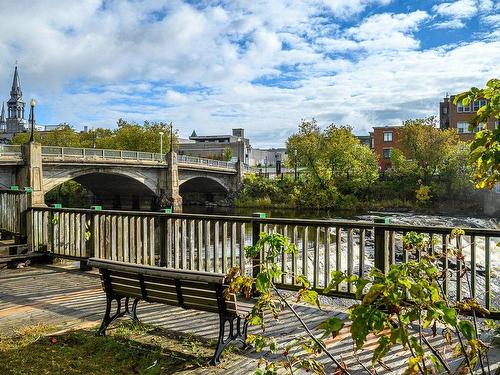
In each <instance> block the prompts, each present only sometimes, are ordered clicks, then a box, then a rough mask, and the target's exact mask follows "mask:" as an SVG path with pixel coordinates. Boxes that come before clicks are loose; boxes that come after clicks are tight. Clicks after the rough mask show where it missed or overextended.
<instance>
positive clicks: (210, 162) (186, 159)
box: [177, 155, 236, 169]
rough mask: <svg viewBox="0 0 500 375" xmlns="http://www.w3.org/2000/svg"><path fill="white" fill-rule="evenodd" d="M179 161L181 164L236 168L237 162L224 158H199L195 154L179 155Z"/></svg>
mask: <svg viewBox="0 0 500 375" xmlns="http://www.w3.org/2000/svg"><path fill="white" fill-rule="evenodd" d="M177 161H178V162H179V164H194V165H205V166H208V167H217V168H226V169H236V163H232V162H229V161H223V160H215V159H204V158H198V157H195V156H187V155H178V156H177Z"/></svg>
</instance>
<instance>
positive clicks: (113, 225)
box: [109, 215, 118, 260]
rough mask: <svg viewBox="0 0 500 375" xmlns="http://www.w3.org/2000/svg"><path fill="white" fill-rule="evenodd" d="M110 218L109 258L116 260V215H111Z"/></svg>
mask: <svg viewBox="0 0 500 375" xmlns="http://www.w3.org/2000/svg"><path fill="white" fill-rule="evenodd" d="M109 220H110V228H109V229H110V236H109V242H110V243H109V244H110V249H111V259H112V260H118V247H117V238H118V233H117V217H116V215H111V217H110V218H109Z"/></svg>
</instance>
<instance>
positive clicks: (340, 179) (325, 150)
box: [287, 119, 378, 207]
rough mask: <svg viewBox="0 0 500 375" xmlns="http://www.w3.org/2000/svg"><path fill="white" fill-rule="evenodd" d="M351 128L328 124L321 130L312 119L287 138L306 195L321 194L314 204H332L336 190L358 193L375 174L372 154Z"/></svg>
mask: <svg viewBox="0 0 500 375" xmlns="http://www.w3.org/2000/svg"><path fill="white" fill-rule="evenodd" d="M351 130H352V129H351V128H350V127H348V126H336V125H334V124H331V125H330V126H328V127H327V128H326V129H325V130H324V131H322V130H321V129H320V127H319V126H318V124H317V122H316V120H314V119H313V120H311V121H302V123H301V124H300V125H299V132H298V133H297V134H294V135H292V136H291V137H290V138H288V141H287V155H288V157H289V163H290V165H295V164H297V165H298V166H300V167H303V169H305V170H306V179H307V186H302V188H303V189H306V190H307V192H304V193H305V194H306V195H307V196H308V197H309V198H308V199H311V194H315V198H318V197H320V196H321V199H320V201H318V202H316V204H315V206H316V205H318V206H320V207H321V206H323V207H333V206H334V202H335V201H336V200H337V199H338V198H339V197H340V194H361V193H362V192H363V191H364V190H366V189H367V188H368V187H369V186H370V184H371V183H373V182H374V181H375V180H376V179H377V178H378V168H377V157H376V155H375V154H374V153H373V152H372V151H371V150H370V149H369V148H368V147H366V146H364V145H362V144H361V143H360V142H359V140H358V139H357V138H356V137H355V136H354V135H353V134H352V131H351ZM302 175H304V173H302ZM299 193H300V192H299ZM299 200H300V198H299Z"/></svg>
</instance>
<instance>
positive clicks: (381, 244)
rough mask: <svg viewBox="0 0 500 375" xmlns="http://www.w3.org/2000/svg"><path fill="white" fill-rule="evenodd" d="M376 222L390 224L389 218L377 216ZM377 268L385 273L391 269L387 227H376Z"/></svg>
mask: <svg viewBox="0 0 500 375" xmlns="http://www.w3.org/2000/svg"><path fill="white" fill-rule="evenodd" d="M373 221H374V223H378V224H389V219H388V218H375V219H374V220H373ZM374 253H375V268H378V269H379V270H380V271H382V272H383V273H387V271H389V258H388V254H387V243H386V236H385V229H384V228H379V227H375V251H374Z"/></svg>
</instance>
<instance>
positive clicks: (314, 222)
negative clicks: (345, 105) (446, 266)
mask: <svg viewBox="0 0 500 375" xmlns="http://www.w3.org/2000/svg"><path fill="white" fill-rule="evenodd" d="M29 209H30V210H39V211H55V212H57V211H61V212H75V213H95V214H109V215H128V216H158V217H161V216H166V217H171V218H173V219H199V220H214V221H217V220H218V221H233V222H240V223H243V222H244V223H253V222H258V223H262V224H283V225H292V226H293V225H307V226H317V227H336V226H339V227H343V228H357V229H375V228H380V229H384V230H391V231H401V232H410V231H418V232H429V233H433V234H450V233H451V231H452V230H453V229H454V228H455V227H445V226H421V225H409V224H384V223H374V222H372V221H357V220H339V219H291V218H258V217H253V216H227V215H208V214H188V213H172V214H168V213H164V212H156V211H123V210H102V211H96V210H92V209H86V208H53V207H30V208H29ZM461 229H463V230H464V231H465V233H466V234H467V235H481V236H487V237H500V229H490V228H461Z"/></svg>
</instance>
